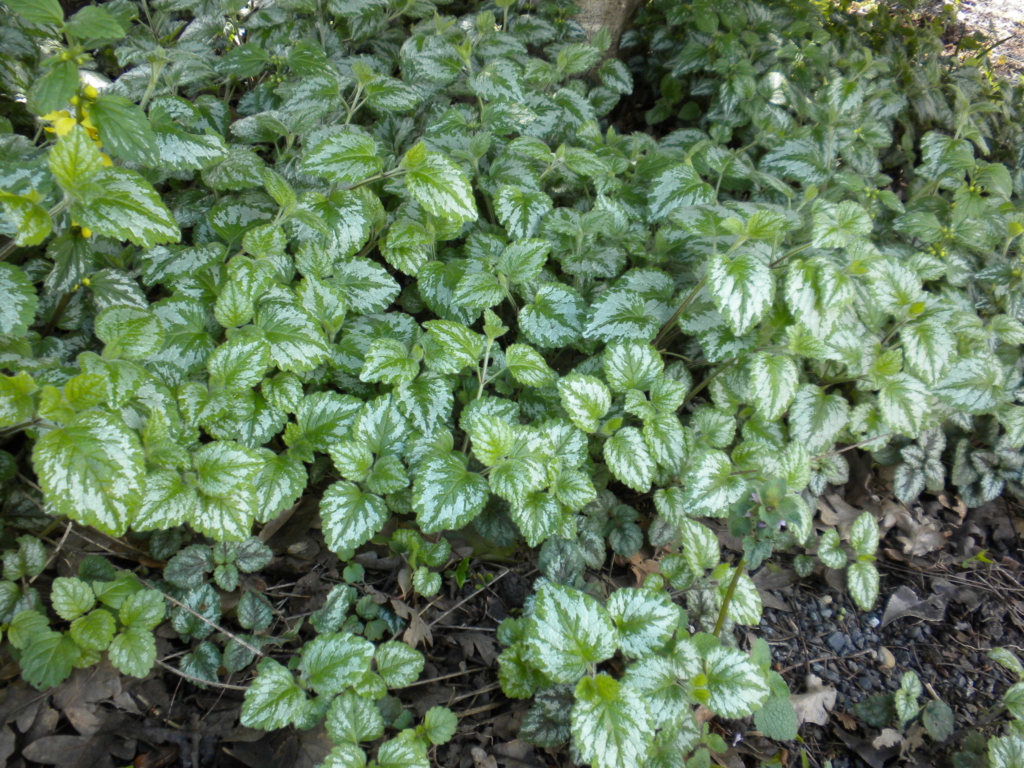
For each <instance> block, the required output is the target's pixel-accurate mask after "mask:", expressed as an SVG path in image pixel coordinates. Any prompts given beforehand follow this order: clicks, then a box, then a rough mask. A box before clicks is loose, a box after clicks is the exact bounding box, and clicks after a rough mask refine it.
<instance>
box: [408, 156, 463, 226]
mask: <svg viewBox="0 0 1024 768" xmlns="http://www.w3.org/2000/svg"><path fill="white" fill-rule="evenodd" d="M401 167H402V168H403V169H405V171H406V174H405V183H406V186H407V187H408V189H409V192H410V193H412V196H413V197H414V198H415V199H416V202H418V203H419V204H420V206H422V208H423V210H425V211H426V212H427V213H429V214H430V215H431V216H437V217H438V218H441V219H454V220H456V221H472V220H475V219H476V217H477V212H476V203H475V202H474V201H473V190H472V188H471V187H470V186H469V183H468V182H467V181H466V177H465V176H464V175H463V173H462V171H461V170H459V168H458V167H457V166H455V165H454V164H453V163H452V162H451V161H450V160H448V159H447V158H446V157H445V156H444V155H442V154H441V153H439V152H428V151H427V147H426V145H425V144H424V143H423V142H420V143H419V144H417V145H416V146H414V147H413V148H412V149H410V150H409V151H408V152H406V153H405V156H404V157H403V158H402V162H401Z"/></svg>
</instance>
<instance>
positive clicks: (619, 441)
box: [602, 427, 655, 493]
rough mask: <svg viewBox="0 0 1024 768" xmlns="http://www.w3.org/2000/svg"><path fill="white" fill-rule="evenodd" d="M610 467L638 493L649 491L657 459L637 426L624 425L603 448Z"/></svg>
mask: <svg viewBox="0 0 1024 768" xmlns="http://www.w3.org/2000/svg"><path fill="white" fill-rule="evenodd" d="M602 450H603V453H604V459H605V461H606V462H607V463H608V469H610V470H611V472H612V474H613V475H614V476H615V477H617V478H618V479H619V480H621V481H622V482H623V483H624V484H626V485H628V486H629V487H630V488H632V489H633V490H634V491H636V492H637V493H647V491H649V490H650V488H651V481H652V480H653V478H654V469H655V461H654V459H653V458H652V456H651V454H650V451H649V450H648V449H647V442H646V441H645V440H644V435H643V433H642V432H641V431H640V430H639V429H637V428H636V427H622V428H621V429H619V430H618V431H617V432H616V433H615V434H614V435H612V436H611V437H610V438H608V440H607V441H606V442H605V444H604V448H603V449H602Z"/></svg>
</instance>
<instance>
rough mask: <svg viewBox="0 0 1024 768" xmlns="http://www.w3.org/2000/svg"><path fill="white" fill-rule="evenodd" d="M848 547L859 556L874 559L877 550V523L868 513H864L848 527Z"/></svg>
mask: <svg viewBox="0 0 1024 768" xmlns="http://www.w3.org/2000/svg"><path fill="white" fill-rule="evenodd" d="M850 546H851V547H853V548H854V550H856V552H857V554H859V555H868V556H871V557H874V555H875V551H876V550H877V549H878V523H877V522H876V521H875V518H874V516H873V515H872V514H871V513H870V512H864V513H863V514H862V515H860V516H859V517H858V518H857V519H856V520H855V521H854V523H853V525H852V526H851V527H850Z"/></svg>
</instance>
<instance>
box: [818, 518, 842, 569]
mask: <svg viewBox="0 0 1024 768" xmlns="http://www.w3.org/2000/svg"><path fill="white" fill-rule="evenodd" d="M818 557H819V558H820V559H821V562H823V563H824V564H825V565H827V566H828V567H829V568H832V569H834V570H839V569H840V568H844V567H846V553H845V552H844V551H843V549H842V547H841V546H840V543H839V534H838V533H837V532H836V530H835V529H834V528H830V529H829V530H827V531H825V532H824V533H822V534H821V540H820V541H819V542H818Z"/></svg>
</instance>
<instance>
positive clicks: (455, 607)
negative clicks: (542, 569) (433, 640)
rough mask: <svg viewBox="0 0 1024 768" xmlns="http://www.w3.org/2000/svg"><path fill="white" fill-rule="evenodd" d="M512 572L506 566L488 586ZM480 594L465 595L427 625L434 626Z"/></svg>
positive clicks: (421, 612) (421, 613)
mask: <svg viewBox="0 0 1024 768" xmlns="http://www.w3.org/2000/svg"><path fill="white" fill-rule="evenodd" d="M510 573H512V571H511V570H509V569H508V568H506V569H505V572H504V573H503V574H501V575H500V576H498V577H497V578H495V579H493V580H492V581H491V582H490V583H489V584H487V585H486V586H488V587H490V586H493V585H495V584H497V583H498V582H499V581H501V580H502V579H504V578H505V577H506V576H508V575H509V574H510ZM478 594H479V593H478V592H473V593H471V594H470V595H468V596H467V597H464V598H463V599H462V600H459V602H457V603H456V604H455V605H453V606H452V607H451V608H449V609H448V610H447V611H445V612H444V613H442V614H441V615H440V616H438V617H437V618H436V619H434V620H433V621H432V622H430V623H429V624H428V625H427V626H428V627H432V626H434V625H435V624H437V622H439V621H440V620H441V619H443V618H444V617H445V616H447V615H448V614H449V613H451V612H452V611H454V610H456V609H458V608H461V607H462V606H463V605H465V604H466V603H468V602H469V601H470V600H472V599H473V598H474V597H476V596H477V595H478ZM430 605H433V603H431V604H430ZM430 605H428V606H427V608H429V607H430ZM427 608H424V609H423V611H425V610H427ZM423 611H420V616H422V615H423Z"/></svg>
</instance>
